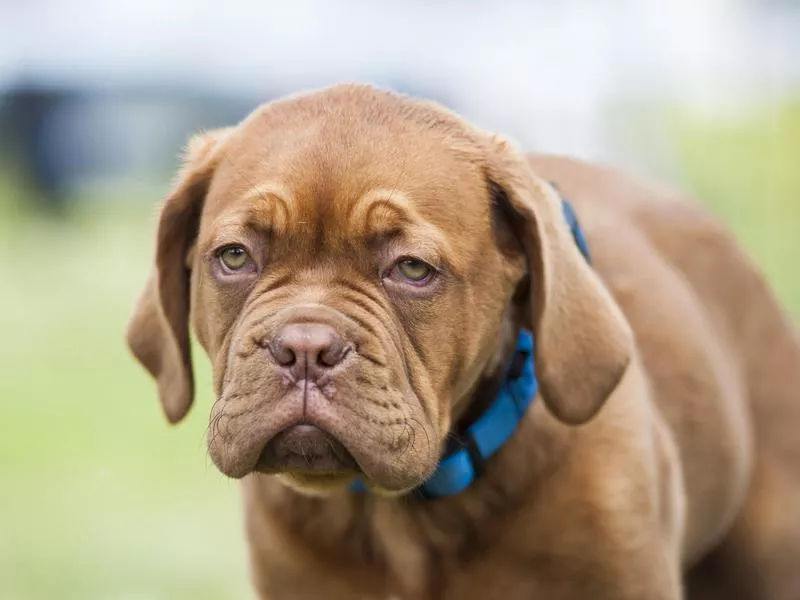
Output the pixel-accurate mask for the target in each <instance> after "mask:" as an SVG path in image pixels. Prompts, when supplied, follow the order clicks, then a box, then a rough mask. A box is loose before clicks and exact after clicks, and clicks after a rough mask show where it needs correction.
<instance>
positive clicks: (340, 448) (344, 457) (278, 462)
mask: <svg viewBox="0 0 800 600" xmlns="http://www.w3.org/2000/svg"><path fill="white" fill-rule="evenodd" d="M254 470H255V471H258V472H261V473H269V474H275V473H281V472H299V473H307V474H325V475H331V474H343V473H354V472H359V471H360V468H359V466H358V463H357V461H356V460H355V459H354V458H353V456H352V454H350V452H349V451H348V450H347V448H346V447H345V446H344V444H342V443H341V442H340V441H339V440H337V439H336V438H335V437H334V436H333V435H331V434H330V433H328V432H327V431H325V430H324V429H322V428H320V427H318V426H316V425H314V424H311V423H307V422H300V423H296V424H294V425H290V426H289V427H286V428H285V429H283V430H282V431H280V432H279V433H278V434H276V435H275V436H274V437H273V438H272V439H270V440H269V441H268V442H267V443H266V445H265V446H264V448H263V450H262V451H261V454H260V455H259V457H258V460H257V461H256V465H255V468H254Z"/></svg>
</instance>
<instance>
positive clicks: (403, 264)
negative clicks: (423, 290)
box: [394, 258, 434, 285]
mask: <svg viewBox="0 0 800 600" xmlns="http://www.w3.org/2000/svg"><path fill="white" fill-rule="evenodd" d="M394 270H395V272H396V273H395V278H397V279H401V280H403V281H405V282H407V283H411V284H413V285H424V284H426V283H428V281H430V280H431V278H432V277H433V274H434V270H433V267H431V266H430V265H429V264H427V263H424V262H422V261H421V260H417V259H415V258H404V259H403V260H401V261H400V262H398V263H397V265H396V266H395V269H394Z"/></svg>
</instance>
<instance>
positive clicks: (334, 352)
mask: <svg viewBox="0 0 800 600" xmlns="http://www.w3.org/2000/svg"><path fill="white" fill-rule="evenodd" d="M269 349H270V352H271V353H272V356H273V358H274V359H275V362H276V363H278V364H279V365H280V366H282V367H285V368H288V369H291V370H292V371H294V372H295V374H296V375H297V376H298V377H303V378H304V377H314V376H316V375H317V374H319V372H320V371H324V370H326V369H330V368H332V367H335V366H336V365H338V364H339V363H340V362H342V360H343V359H344V357H345V356H346V355H347V352H348V350H349V346H347V344H345V342H344V340H343V339H342V336H340V335H339V334H338V333H337V332H336V330H335V329H334V328H333V327H331V326H329V325H325V324H323V323H291V324H289V325H285V326H284V327H282V328H281V329H280V330H279V331H278V333H277V335H275V337H274V338H273V340H272V342H271V343H270V344H269Z"/></svg>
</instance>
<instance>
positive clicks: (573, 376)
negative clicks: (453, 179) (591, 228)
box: [487, 137, 633, 425]
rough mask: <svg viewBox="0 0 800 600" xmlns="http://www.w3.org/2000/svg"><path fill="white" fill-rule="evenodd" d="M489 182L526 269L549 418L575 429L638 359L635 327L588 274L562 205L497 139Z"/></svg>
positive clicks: (527, 309) (530, 322) (528, 312)
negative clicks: (549, 412)
mask: <svg viewBox="0 0 800 600" xmlns="http://www.w3.org/2000/svg"><path fill="white" fill-rule="evenodd" d="M488 154H489V158H488V165H487V177H488V178H489V189H490V191H491V192H492V193H493V195H494V196H495V198H493V201H494V202H495V203H498V204H501V205H503V211H504V214H505V215H506V217H507V219H508V221H509V223H508V226H509V227H511V229H512V231H513V232H514V234H515V236H516V237H517V239H518V241H519V244H520V246H521V247H522V249H523V251H524V253H525V255H526V257H527V262H528V278H527V281H526V286H527V289H526V290H524V296H525V306H524V309H523V312H524V313H525V316H524V321H525V326H527V327H529V328H530V329H531V331H533V333H534V337H535V340H536V370H537V374H538V377H539V381H540V384H541V388H542V396H543V398H544V401H545V403H546V405H547V407H548V409H550V411H551V412H552V413H553V414H554V415H555V416H556V417H557V418H558V419H559V420H561V421H563V422H565V423H569V424H572V425H577V424H581V423H585V422H586V421H588V420H590V419H591V418H592V417H593V416H594V415H595V414H596V413H597V412H598V411H599V410H600V408H601V407H602V406H603V404H604V402H605V400H606V398H607V397H608V396H609V395H610V394H611V392H612V391H613V390H614V388H616V386H617V385H618V383H619V381H620V379H621V378H622V376H623V374H624V372H625V370H626V368H627V366H628V363H629V362H630V360H631V355H632V352H633V334H632V332H631V329H630V326H629V325H628V323H627V321H626V320H625V318H624V317H623V316H622V313H621V311H620V310H619V308H618V307H617V305H616V303H615V302H614V301H613V299H612V298H611V295H610V294H609V292H608V291H607V290H606V288H605V286H604V285H603V284H602V283H601V281H600V279H599V278H598V277H597V275H596V274H595V272H594V271H593V270H592V268H591V267H590V266H589V264H588V263H587V261H586V260H585V258H584V257H583V255H582V254H581V252H580V249H579V248H578V246H577V244H576V243H575V241H574V238H573V236H572V233H571V230H570V228H569V226H568V225H567V223H566V220H565V218H564V213H563V209H562V206H561V202H562V201H561V199H560V198H559V195H558V194H557V193H556V192H555V190H554V189H553V188H552V186H550V185H549V184H547V183H546V182H544V181H542V180H540V179H539V178H538V177H537V176H536V175H535V174H534V173H533V170H532V169H531V168H530V166H529V164H528V162H527V161H526V159H525V157H524V156H523V155H522V154H521V153H520V152H519V151H518V150H516V149H515V148H513V147H512V146H511V144H510V143H508V142H507V141H505V140H502V139H500V138H496V137H495V138H492V139H491V142H490V149H489V151H488Z"/></svg>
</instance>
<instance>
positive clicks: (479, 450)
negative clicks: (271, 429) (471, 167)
mask: <svg viewBox="0 0 800 600" xmlns="http://www.w3.org/2000/svg"><path fill="white" fill-rule="evenodd" d="M562 206H563V210H564V218H565V220H566V221H567V224H568V225H569V227H570V230H571V231H572V236H573V237H574V238H575V243H576V244H577V246H578V248H579V249H580V251H581V253H582V254H583V256H584V257H585V258H586V260H587V261H589V262H591V261H590V256H589V246H588V244H587V242H586V237H585V236H584V234H583V230H582V229H581V227H580V224H579V223H578V218H577V215H576V214H575V209H574V208H573V207H572V204H570V202H569V201H568V200H566V199H563V198H562ZM534 348H535V346H534V340H533V335H532V334H531V333H530V332H529V331H526V330H520V332H519V334H518V337H517V347H516V351H515V352H514V357H513V358H512V360H511V364H510V365H509V367H508V370H507V372H506V377H505V379H504V380H503V384H502V386H501V387H500V391H499V392H498V393H497V396H496V397H495V399H494V401H493V402H492V403H491V404H490V405H489V407H488V408H487V409H486V410H485V411H484V412H483V414H481V416H480V417H478V419H477V420H476V421H475V422H474V423H472V425H470V426H469V427H467V429H466V430H465V431H464V432H462V433H461V434H459V435H457V436H456V437H455V438H454V439H451V442H450V443H449V444H448V450H447V451H446V452H445V455H444V457H443V458H442V460H441V461H440V462H439V466H438V468H437V469H436V471H435V472H434V474H433V475H432V476H431V477H430V478H429V479H428V480H427V481H426V482H425V483H423V484H422V485H421V486H420V487H419V488H417V489H416V490H415V491H414V493H415V494H416V495H417V496H419V497H422V498H428V499H435V498H444V497H446V496H455V495H456V494H459V493H461V492H463V491H464V490H465V489H467V488H468V487H469V486H470V485H472V484H473V483H474V482H475V481H476V480H477V479H478V478H479V477H480V476H481V474H482V473H483V470H484V466H485V464H486V461H488V460H489V459H490V458H491V457H492V456H493V455H494V454H496V453H497V452H498V451H499V450H500V449H501V448H502V447H503V446H504V445H505V444H506V442H508V440H510V439H511V437H512V436H513V435H514V433H516V431H517V429H518V428H519V425H520V423H521V422H522V420H523V418H524V417H525V414H526V413H527V411H528V408H529V407H530V406H531V404H533V401H534V399H535V398H536V395H537V394H538V392H539V382H538V380H537V379H536V370H535V366H534V359H533V357H534ZM351 489H352V490H353V491H358V492H364V491H366V487H365V486H364V483H363V481H362V480H361V479H358V480H356V481H355V482H354V483H353V484H352V486H351Z"/></svg>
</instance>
